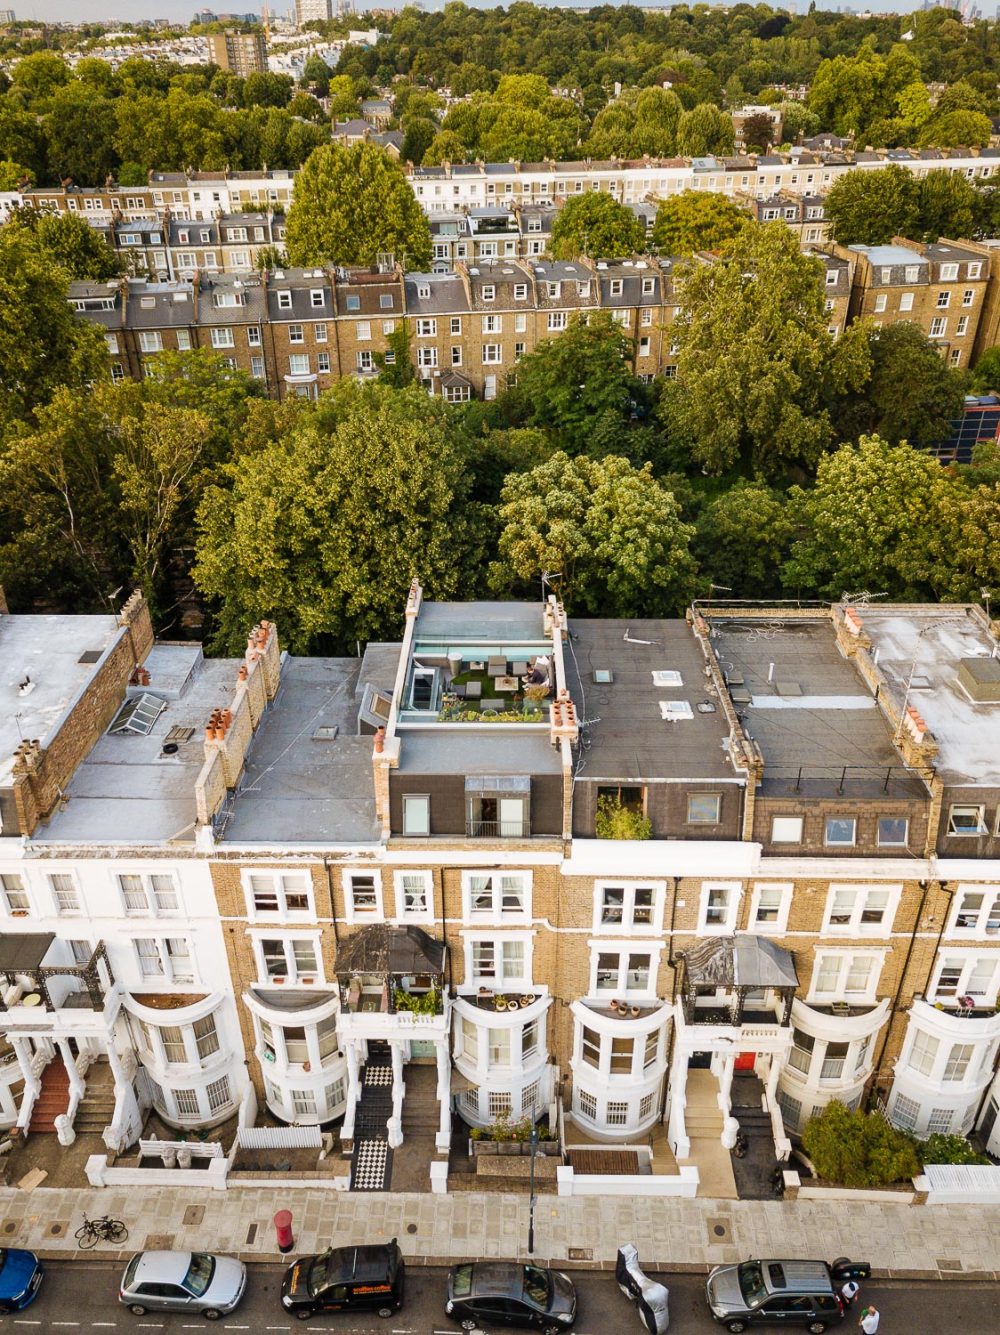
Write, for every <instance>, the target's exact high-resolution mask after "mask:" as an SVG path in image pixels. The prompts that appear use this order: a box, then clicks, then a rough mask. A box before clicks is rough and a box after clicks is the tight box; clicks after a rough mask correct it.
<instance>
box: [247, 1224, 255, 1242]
mask: <svg viewBox="0 0 1000 1335" xmlns="http://www.w3.org/2000/svg"><path fill="white" fill-rule="evenodd" d="M256 1241H257V1225H256V1224H251V1225H250V1227H249V1228H248V1229H247V1246H248V1247H250V1246H252V1244H253V1243H254V1242H256Z"/></svg>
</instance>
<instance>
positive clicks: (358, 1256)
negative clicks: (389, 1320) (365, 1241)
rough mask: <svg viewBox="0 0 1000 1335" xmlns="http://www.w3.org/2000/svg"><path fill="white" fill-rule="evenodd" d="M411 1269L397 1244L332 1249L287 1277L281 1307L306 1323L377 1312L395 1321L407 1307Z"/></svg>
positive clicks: (309, 1258) (302, 1263) (299, 1265)
mask: <svg viewBox="0 0 1000 1335" xmlns="http://www.w3.org/2000/svg"><path fill="white" fill-rule="evenodd" d="M405 1277H406V1266H405V1265H404V1264H403V1254H402V1252H401V1251H400V1250H399V1246H398V1244H397V1242H396V1239H395V1238H393V1240H392V1242H389V1243H381V1244H378V1245H376V1246H371V1247H330V1248H329V1249H328V1250H327V1251H325V1252H320V1253H319V1255H318V1256H301V1257H300V1258H299V1259H298V1260H297V1261H296V1262H295V1264H294V1265H290V1266H289V1267H288V1269H287V1270H286V1271H285V1277H284V1279H283V1280H282V1281H281V1305H282V1307H284V1309H285V1311H286V1312H288V1313H290V1314H292V1315H294V1316H297V1317H298V1318H299V1320H300V1321H305V1320H307V1319H308V1318H309V1317H311V1316H315V1315H316V1314H317V1313H318V1312H361V1311H369V1312H370V1311H372V1310H374V1311H376V1312H378V1314H379V1316H381V1317H389V1316H392V1314H393V1313H394V1312H398V1311H399V1309H400V1308H401V1307H402V1305H403V1284H404V1280H405Z"/></svg>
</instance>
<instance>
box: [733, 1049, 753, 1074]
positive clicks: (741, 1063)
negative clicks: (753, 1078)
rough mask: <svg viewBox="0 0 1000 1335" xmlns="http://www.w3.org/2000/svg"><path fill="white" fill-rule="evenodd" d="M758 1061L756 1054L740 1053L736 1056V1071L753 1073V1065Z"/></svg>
mask: <svg viewBox="0 0 1000 1335" xmlns="http://www.w3.org/2000/svg"><path fill="white" fill-rule="evenodd" d="M756 1060H757V1054H756V1052H738V1053H737V1054H736V1070H737V1071H752V1070H753V1064H754V1062H755V1061H756Z"/></svg>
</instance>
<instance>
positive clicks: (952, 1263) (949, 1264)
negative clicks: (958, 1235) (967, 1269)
mask: <svg viewBox="0 0 1000 1335" xmlns="http://www.w3.org/2000/svg"><path fill="white" fill-rule="evenodd" d="M937 1268H938V1269H939V1270H961V1269H962V1268H963V1266H962V1262H961V1261H959V1260H958V1259H957V1258H953V1257H950V1256H946V1257H945V1258H944V1260H939V1261H938V1262H937Z"/></svg>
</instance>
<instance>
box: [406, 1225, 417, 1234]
mask: <svg viewBox="0 0 1000 1335" xmlns="http://www.w3.org/2000/svg"><path fill="white" fill-rule="evenodd" d="M406 1231H407V1233H416V1231H417V1226H416V1224H407V1225H406Z"/></svg>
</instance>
